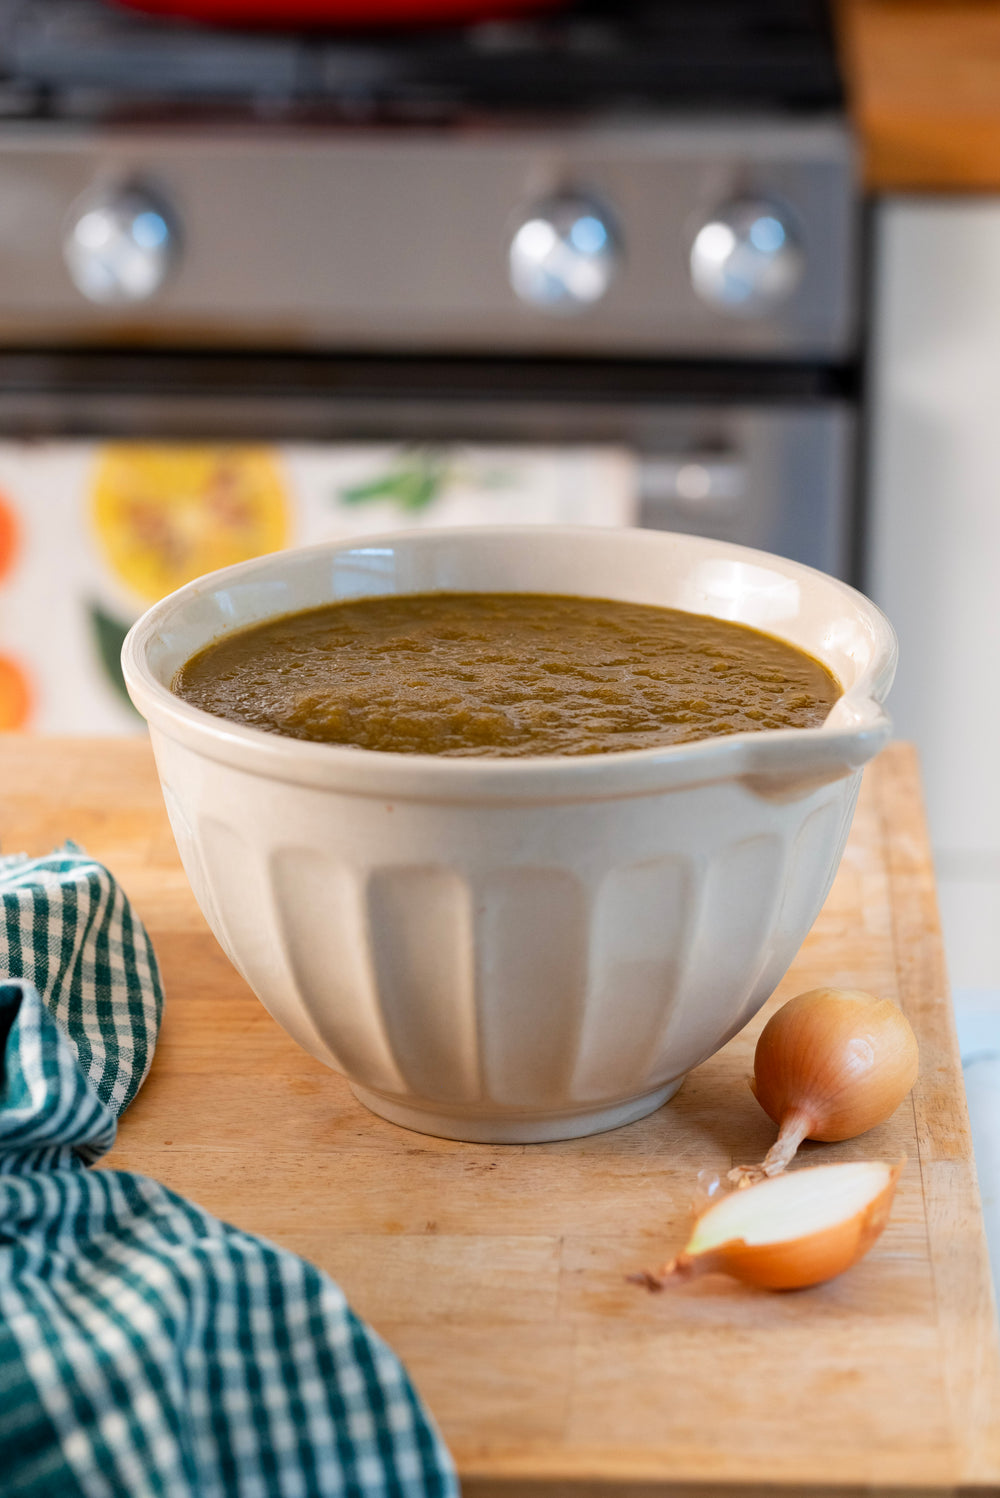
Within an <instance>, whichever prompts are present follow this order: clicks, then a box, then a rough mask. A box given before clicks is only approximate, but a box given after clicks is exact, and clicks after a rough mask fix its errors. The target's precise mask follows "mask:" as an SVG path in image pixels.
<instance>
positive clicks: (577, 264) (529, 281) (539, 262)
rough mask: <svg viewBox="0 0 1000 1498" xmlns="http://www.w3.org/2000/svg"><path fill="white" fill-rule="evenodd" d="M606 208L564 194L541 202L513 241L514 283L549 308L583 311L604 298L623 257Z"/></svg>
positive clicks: (535, 303)
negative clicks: (606, 213) (605, 210)
mask: <svg viewBox="0 0 1000 1498" xmlns="http://www.w3.org/2000/svg"><path fill="white" fill-rule="evenodd" d="M620 258H621V255H620V249H619V245H618V241H617V236H616V235H615V233H614V230H613V229H612V227H611V225H610V223H609V222H608V220H607V217H606V215H605V212H604V210H603V209H601V208H599V207H598V206H597V205H596V204H595V203H593V202H591V201H590V200H589V199H588V198H584V197H579V196H577V195H576V194H568V193H567V194H563V195H561V196H559V197H554V198H547V199H546V200H545V201H544V202H541V203H538V204H536V206H535V207H534V208H533V209H532V210H531V212H530V213H529V215H528V217H527V218H526V219H525V220H524V222H523V223H522V224H521V225H520V227H519V228H518V229H517V230H516V232H515V234H514V237H513V239H512V240H511V242H510V250H509V252H508V268H509V271H510V284H511V286H513V288H514V290H515V292H516V293H517V295H518V296H519V297H520V298H521V300H522V302H529V303H530V304H531V305H532V306H533V307H540V308H542V309H543V310H544V311H546V312H561V313H565V312H570V313H572V312H581V311H583V310H584V309H585V308H587V307H591V306H593V305H594V303H595V302H599V301H600V300H601V298H602V297H603V296H604V294H605V292H606V291H607V289H608V287H609V286H610V285H611V282H612V281H613V280H614V278H615V273H616V271H617V269H618V265H619V261H620Z"/></svg>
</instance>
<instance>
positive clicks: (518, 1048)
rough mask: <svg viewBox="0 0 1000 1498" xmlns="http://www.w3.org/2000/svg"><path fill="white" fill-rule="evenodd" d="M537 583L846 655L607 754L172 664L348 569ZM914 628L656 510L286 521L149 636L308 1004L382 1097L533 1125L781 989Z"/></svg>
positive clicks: (489, 1135) (448, 581) (254, 938)
mask: <svg viewBox="0 0 1000 1498" xmlns="http://www.w3.org/2000/svg"><path fill="white" fill-rule="evenodd" d="M438 589H444V590H463V591H532V592H547V593H571V594H577V595H587V594H589V595H592V596H597V597H603V598H618V599H625V600H630V601H633V602H638V603H651V604H666V605H670V606H673V607H676V608H681V609H688V610H690V611H692V612H695V613H702V614H710V615H714V616H716V617H717V618H722V619H734V620H738V621H741V622H743V623H746V624H750V625H754V626H757V627H758V628H760V629H763V630H766V631H768V632H769V633H771V634H774V635H777V636H779V637H781V638H782V639H785V640H788V641H790V642H791V643H792V644H794V645H798V646H801V647H802V648H803V649H805V650H807V651H809V652H811V653H812V654H813V655H815V656H817V657H818V658H819V659H820V660H822V661H823V662H824V663H825V664H826V665H827V666H828V667H829V668H830V669H831V670H832V671H833V672H834V674H835V675H836V676H837V677H838V679H839V680H840V682H841V683H842V685H843V687H844V695H843V696H842V697H841V698H840V700H839V701H838V702H837V703H836V705H835V707H834V708H833V710H832V712H831V713H830V715H829V717H828V718H827V720H826V722H825V723H824V725H823V726H822V727H820V728H815V729H787V730H781V731H767V732H763V733H753V734H740V735H733V736H730V737H722V738H715V739H709V740H704V741H701V742H699V743H693V744H684V745H680V746H678V747H675V748H665V749H647V750H635V751H629V752H624V753H617V754H607V755H594V756H585V757H581V758H572V757H570V758H565V757H564V758H557V757H539V758H535V759H514V760H503V759H495V760H488V759H479V758H475V759H440V758H438V759H436V758H434V757H433V756H428V755H398V754H381V753H373V752H371V751H368V750H364V749H354V748H345V747H341V746H332V745H326V744H315V743H307V742H303V741H299V740H295V739H289V738H281V737H278V736H276V735H272V734H268V733H265V732H263V731H260V730H258V729H253V728H246V727H242V726H240V725H237V724H235V723H230V722H227V721H225V720H224V719H221V718H217V717H214V716H211V715H209V714H207V713H204V712H201V711H200V710H199V709H197V708H194V707H192V706H190V705H189V704H188V703H186V702H184V701H182V700H181V699H180V698H178V697H176V696H174V695H173V694H172V693H171V691H170V682H171V680H172V678H173V675H174V673H175V671H176V670H177V668H178V667H179V666H180V665H181V664H182V663H183V662H184V661H185V660H187V659H188V657H189V656H190V655H192V654H193V653H194V652H195V651H196V650H198V649H199V648H200V647H201V646H203V645H205V644H207V643H208V642H209V641H210V640H214V639H216V638H217V637H218V636H219V635H221V634H224V633H226V632H228V631H230V630H233V629H238V628H240V627H241V626H243V625H246V624H250V623H253V622H254V621H257V620H262V619H266V618H269V617H273V616H274V615H277V614H283V613H287V612H291V611H293V610H297V609H304V608H309V607H314V606H316V605H319V604H322V603H326V602H329V601H331V600H334V599H343V598H356V597H364V596H370V595H372V594H385V593H414V592H426V591H430V590H438ZM895 657H896V647H895V639H894V636H893V632H892V630H891V628H890V626H889V624H888V623H887V621H886V620H885V618H884V617H883V616H882V615H881V614H880V613H879V611H878V610H877V609H876V608H875V607H874V606H873V605H872V604H871V603H869V602H868V600H867V599H865V598H863V597H862V596H861V595H860V594H859V593H856V592H854V591H853V590H852V589H850V588H848V587H845V586H844V585H843V584H842V583H839V582H836V581H834V580H833V579H832V578H829V577H825V576H823V575H822V574H821V573H817V572H813V571H811V570H810V569H809V568H806V567H801V566H798V565H797V564H795V563H793V562H789V561H784V560H782V559H780V558H778V557H773V556H769V555H767V554H765V553H762V552H753V551H748V550H746V549H744V548H742V547H738V546H730V545H727V544H723V543H720V542H715V541H708V540H703V539H701V538H698V537H692V536H681V535H672V534H664V533H659V532H650V531H638V530H633V531H603V530H595V529H591V528H587V529H582V528H581V529H576V528H564V527H558V528H551V529H550V528H547V527H525V528H519V529H507V528H505V529H497V530H484V529H470V530H460V531H459V530H456V531H420V532H411V533H403V534H398V535H387V536H379V537H377V538H373V539H372V540H370V541H367V542H365V541H350V542H345V543H343V544H331V545H325V546H319V547H312V548H309V549H308V550H304V551H292V552H281V553H276V554H274V555H271V556H267V557H263V558H261V559H260V560H258V561H253V562H247V563H245V564H243V565H241V566H237V567H228V568H226V569H225V570H223V571H221V572H216V573H213V574H212V575H211V576H208V577H203V578H200V579H199V580H198V581H196V582H193V583H191V584H189V585H188V586H187V587H186V588H182V589H181V590H180V591H179V592H177V593H174V594H172V595H171V596H170V597H169V598H165V599H164V600H163V601H162V602H161V603H158V604H156V605H155V607H153V608H152V609H150V610H149V612H148V613H147V614H146V615H145V616H144V617H143V618H142V619H140V620H139V622H138V623H137V624H136V625H135V627H134V628H133V630H132V631H131V633H130V634H129V636H128V639H127V640H126V642H125V648H124V652H123V658H122V659H123V666H124V670H125V679H126V682H127V683H128V689H129V692H130V693H131V695H132V700H133V701H134V702H135V705H136V707H137V708H138V709H139V711H140V712H141V713H142V714H143V715H144V716H145V717H146V718H147V719H148V721H149V726H150V731H151V735H152V741H153V748H154V750H155V753H156V763H157V767H158V770H159V774H160V780H161V783H162V786H163V794H164V797H165V799H166V804H167V810H168V812H169V814H170V821H171V824H172V826H173V830H174V834H175V836H176V838H177V845H178V847H179V849H180V853H181V857H182V859H183V861H184V867H185V869H186V871H187V874H188V877H189V879H190V881H191V884H192V886H193V888H194V892H195V895H196V896H197V899H198V902H199V904H200V906H201V908H202V910H203V911H204V914H205V916H206V918H207V920H208V922H209V924H210V926H211V927H212V930H213V931H214V932H215V934H216V936H217V937H218V939H219V941H220V942H221V943H222V946H223V947H224V948H225V950H226V952H227V953H228V954H229V956H230V957H231V959H232V961H233V962H234V963H235V965H236V966H237V968H238V969H239V971H240V972H241V973H242V974H243V976H244V977H245V978H246V980H247V982H248V983H249V984H250V986H251V988H253V990H254V992H255V993H256V994H257V995H258V997H259V998H260V1000H261V1002H262V1003H263V1004H264V1005H265V1006H266V1007H267V1009H268V1010H269V1012H270V1013H271V1014H272V1015H273V1016H274V1018H275V1019H276V1020H277V1021H278V1023H279V1024H280V1025H282V1026H283V1027H284V1029H285V1030H287V1031H288V1033H289V1034H290V1035H292V1036H293V1037H294V1038H295V1039H296V1040H297V1041H298V1042H299V1044H300V1045H302V1046H304V1047H305V1048H306V1050H308V1051H311V1052H312V1053H313V1055H315V1056H318V1057H319V1058H320V1059H321V1060H323V1061H325V1062H327V1064H328V1065H330V1066H332V1067H335V1068H337V1069H338V1070H340V1071H343V1072H345V1073H346V1075H347V1076H348V1078H349V1079H350V1082H351V1086H352V1087H353V1089H354V1091H355V1093H356V1095H357V1096H358V1098H360V1100H361V1101H362V1102H363V1103H365V1104H367V1106H368V1107H369V1108H371V1109H373V1110H374V1111H375V1112H376V1113H379V1114H381V1115H382V1116H383V1117H385V1118H388V1119H392V1120H393V1121H394V1122H396V1123H400V1124H405V1125H407V1126H408V1127H410V1128H413V1129H418V1130H421V1131H423V1132H425V1133H431V1134H441V1135H446V1136H448V1137H452V1138H457V1139H469V1140H486V1141H497V1142H503V1141H509V1142H525V1141H533V1140H544V1139H560V1138H567V1137H572V1136H575V1135H580V1134H586V1133H592V1132H596V1131H598V1130H600V1129H609V1128H613V1127H615V1126H616V1125H618V1124H624V1123H628V1122H629V1121H630V1120H632V1119H636V1118H640V1117H642V1116H643V1115H644V1114H646V1113H649V1112H651V1111H652V1109H654V1108H657V1107H659V1105H660V1104H661V1103H663V1102H664V1101H665V1100H666V1099H667V1098H669V1097H671V1096H672V1094H673V1093H674V1092H675V1091H676V1090H677V1088H678V1087H679V1086H680V1084H681V1081H682V1080H683V1078H684V1075H685V1073H686V1072H688V1071H689V1070H690V1069H691V1068H692V1067H693V1066H697V1065H698V1063H699V1062H700V1061H703V1060H705V1058H706V1057H707V1056H710V1055H711V1054H712V1053H713V1052H714V1051H716V1050H717V1049H718V1048H719V1047H720V1046H721V1045H723V1044H724V1043H725V1042H726V1041H727V1040H728V1039H729V1038H730V1037H731V1036H732V1035H734V1034H735V1033H736V1031H737V1030H739V1029H740V1028H741V1027H742V1026H743V1025H745V1024H746V1023H747V1021H748V1020H749V1019H750V1018H751V1017H752V1016H753V1015H754V1013H755V1012H756V1011H757V1009H758V1008H759V1007H760V1005H761V1004H762V1003H763V1002H764V1000H765V999H766V998H767V996H768V995H769V994H770V992H771V991H772V989H773V988H774V986H775V984H776V983H777V982H778V979H779V978H780V977H781V975H782V974H783V972H784V971H785V969H786V967H787V966H788V964H789V962H790V961H791V959H792V957H793V956H794V955H795V952H796V950H797V949H798V947H799V945H800V943H801V941H802V939H803V937H804V936H805V934H806V932H807V931H808V930H809V927H810V926H811V925H812V922H813V920H814V919H815V917H816V914H817V912H818V911H819V908H820V906H821V904H822V902H823V900H824V898H825V896H826V893H827V890H828V889H829V887H830V883H831V881H832V879H833V876H834V873H835V871H836V868H837V864H838V862H839V860H840V856H841V853H842V851H843V847H844V842H845V839H846V837H847V832H848V828H849V826H850V821H851V816H852V813H853V809H854V803H855V799H856V796H857V791H858V785H859V781H860V770H861V767H862V766H863V765H864V763H865V762H866V761H867V760H869V759H870V758H871V757H872V755H874V754H875V752H876V751H877V750H878V749H879V748H880V747H881V746H882V744H883V743H884V742H885V740H886V738H887V737H888V734H889V722H888V719H887V718H886V716H885V713H884V712H883V710H882V706H881V704H882V701H883V699H884V697H885V694H886V692H887V691H888V689H889V685H890V682H891V680H892V675H893V671H894V668H895Z"/></svg>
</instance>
